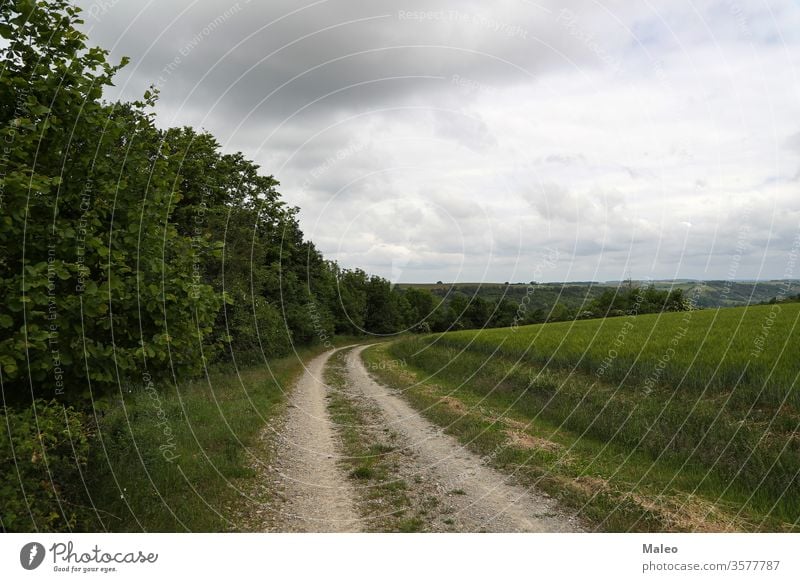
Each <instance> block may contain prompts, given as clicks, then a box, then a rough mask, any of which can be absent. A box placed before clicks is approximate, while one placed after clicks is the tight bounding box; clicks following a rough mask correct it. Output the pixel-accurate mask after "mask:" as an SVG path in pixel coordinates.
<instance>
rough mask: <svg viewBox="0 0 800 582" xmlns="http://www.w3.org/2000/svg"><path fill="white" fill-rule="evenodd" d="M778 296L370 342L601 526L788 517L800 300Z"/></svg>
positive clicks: (465, 428)
mask: <svg viewBox="0 0 800 582" xmlns="http://www.w3.org/2000/svg"><path fill="white" fill-rule="evenodd" d="M779 309H780V310H779V311H778V310H777V309H774V308H773V307H772V306H763V307H751V308H735V309H724V310H719V311H717V310H713V311H711V310H710V311H696V312H691V313H674V314H661V315H647V316H640V317H636V318H633V317H628V318H613V319H605V320H589V321H579V322H567V323H554V324H544V325H536V326H528V327H522V328H518V329H517V330H516V331H514V330H512V329H495V330H486V331H469V332H466V331H464V332H456V333H450V334H444V335H437V336H426V337H416V338H408V339H403V340H400V341H397V342H395V343H393V344H390V345H389V346H379V347H378V348H373V349H370V350H368V351H367V352H366V355H365V357H366V358H367V359H372V360H375V361H376V362H377V361H380V360H381V359H385V358H401V359H404V360H405V361H406V362H407V363H408V364H409V368H408V370H406V371H405V372H404V371H398V370H380V369H377V368H378V366H373V369H375V370H376V371H375V373H376V374H377V375H378V376H380V377H381V378H382V379H383V380H384V381H387V382H389V383H394V384H395V385H401V384H402V385H403V386H408V385H409V384H411V387H410V388H408V389H407V391H406V394H407V396H408V398H409V399H410V400H411V402H412V404H414V405H416V406H417V407H419V408H421V409H422V410H423V411H424V413H425V414H426V415H428V417H429V418H431V419H432V420H434V422H437V423H439V424H441V425H443V426H445V427H447V430H448V431H450V432H451V433H452V434H454V435H456V436H458V437H459V438H460V439H461V440H462V441H464V442H465V443H467V444H469V446H471V447H472V448H474V449H475V450H477V451H479V452H481V453H483V454H484V455H489V460H490V461H491V462H492V463H493V464H495V465H496V466H500V467H503V468H506V469H509V470H512V471H515V472H517V473H518V474H519V475H521V476H522V477H523V478H525V479H528V480H529V481H531V482H537V483H538V484H539V485H540V486H541V487H543V488H544V489H546V490H548V491H549V492H551V493H552V494H554V495H556V496H558V497H561V498H562V500H563V501H565V502H566V503H568V504H569V505H572V506H574V507H576V508H578V509H579V510H580V511H581V513H582V515H584V516H585V517H588V518H589V520H590V521H591V522H593V523H594V524H595V525H596V527H598V528H600V529H608V530H612V531H624V530H628V529H634V530H653V529H655V530H684V529H688V530H692V529H710V530H716V529H742V530H786V529H798V523H797V519H798V516H799V515H800V494H798V488H797V475H798V471H799V470H800V439H798V426H800V413H798V409H797V402H798V398H797V388H796V379H797V377H798V372H800V361H798V359H797V358H796V355H795V353H796V346H797V345H800V341H798V340H800V337H799V336H800V329H798V327H799V326H798V325H797V323H798V317H800V306H799V305H797V304H785V305H782V306H780V308H779ZM767 321H771V323H770V324H768V330H769V331H768V332H766V333H765V332H764V331H763V330H764V329H765V328H764V326H765V325H767V324H766V323H765V322H767ZM758 338H760V339H758ZM762 340H763V341H762ZM610 350H612V351H611V352H610ZM659 361H661V362H663V363H662V364H659ZM403 376H405V377H403ZM414 381H421V382H420V383H419V384H417V385H414ZM456 401H457V402H458V406H454V402H456ZM512 420H513V422H516V423H518V424H513V425H511V427H512V428H513V430H510V425H509V422H511V421H512ZM512 432H513V433H515V438H513V439H512V438H510V436H509V435H510V434H511V433H512ZM520 443H522V444H520Z"/></svg>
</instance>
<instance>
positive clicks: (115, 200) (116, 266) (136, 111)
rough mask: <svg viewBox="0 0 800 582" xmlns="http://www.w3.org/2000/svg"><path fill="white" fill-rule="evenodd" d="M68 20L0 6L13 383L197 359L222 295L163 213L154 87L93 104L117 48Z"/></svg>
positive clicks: (49, 7) (166, 156)
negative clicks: (197, 271) (196, 274)
mask: <svg viewBox="0 0 800 582" xmlns="http://www.w3.org/2000/svg"><path fill="white" fill-rule="evenodd" d="M78 21H79V20H78V10H77V9H76V8H74V7H72V6H70V5H69V4H68V3H67V2H66V1H64V0H53V1H51V2H46V3H45V2H38V3H34V2H31V1H17V2H10V3H8V2H7V3H4V5H3V7H2V9H0V35H2V37H3V39H5V40H6V41H7V43H8V44H7V46H5V47H4V48H2V49H0V71H1V72H0V87H2V90H1V91H0V134H2V136H0V139H2V140H5V142H4V143H5V144H8V148H7V150H6V153H5V155H4V156H3V158H2V172H1V173H0V176H2V177H0V190H1V191H2V201H3V206H4V208H3V211H4V212H3V218H2V220H3V228H2V229H0V263H2V265H3V270H2V274H0V293H2V296H3V297H4V298H7V299H6V306H7V312H6V313H4V314H3V316H2V317H0V329H1V330H2V333H3V335H2V336H0V365H1V366H2V373H3V376H4V382H5V386H6V389H7V390H8V389H11V392H12V393H14V392H16V393H17V394H20V395H21V394H22V393H27V394H30V393H31V391H33V392H34V396H37V397H38V396H43V397H49V396H52V395H62V394H63V395H65V396H66V397H68V398H78V397H80V396H81V395H88V392H89V387H90V386H91V388H92V390H93V391H94V393H95V394H96V393H98V392H103V391H107V390H110V389H111V388H112V387H114V386H116V384H117V382H118V381H119V380H120V379H122V378H124V377H131V378H138V379H139V380H140V379H141V376H142V374H143V372H144V371H147V373H149V374H151V375H152V376H154V377H158V376H165V377H166V376H168V375H169V374H170V371H171V369H172V371H174V372H175V373H177V374H183V373H187V372H189V373H190V372H193V371H196V370H197V369H198V367H199V366H200V365H201V364H202V350H201V349H200V348H201V346H202V343H203V341H204V340H205V338H206V337H208V335H209V334H210V333H211V330H212V324H213V322H214V318H215V317H216V313H217V311H218V309H219V306H220V304H221V300H220V297H219V295H218V294H216V293H215V292H214V291H213V290H212V289H211V288H210V286H208V285H206V284H202V283H201V284H195V282H194V281H193V279H192V272H193V263H192V258H191V257H192V254H191V252H190V250H191V248H192V241H191V240H190V239H189V238H188V237H186V236H184V235H183V234H182V233H181V232H179V230H178V229H177V228H176V227H175V225H174V224H173V223H172V222H170V218H169V217H170V215H171V213H172V212H173V211H174V210H175V206H176V204H177V202H178V201H179V200H180V198H181V193H180V192H179V189H178V188H176V187H175V176H174V173H173V169H174V164H173V160H172V159H171V157H170V152H169V151H166V150H162V149H161V147H160V139H159V138H160V134H159V131H158V130H157V129H156V128H155V126H154V123H153V117H152V115H151V114H150V113H148V107H150V106H151V105H152V104H153V102H154V100H155V95H153V94H151V93H146V94H145V96H144V99H143V101H137V102H134V103H130V104H124V105H122V104H116V105H107V104H104V103H102V102H101V101H100V98H101V94H102V89H103V87H104V86H108V85H111V82H112V78H113V76H114V74H115V73H116V72H117V71H118V69H119V68H120V67H121V66H123V65H124V64H125V61H123V62H122V63H121V64H120V65H118V66H112V65H110V64H109V63H108V62H107V56H108V53H107V51H105V50H102V49H99V48H89V47H87V46H86V36H85V35H84V34H83V33H81V32H80V31H79V30H77V29H76V28H75V26H76V24H77V23H78ZM198 244H199V245H200V247H202V248H203V249H206V248H207V245H206V243H205V242H204V241H200V242H199V243H198ZM28 375H30V381H31V384H30V385H29V384H28ZM89 382H91V384H90V383H89Z"/></svg>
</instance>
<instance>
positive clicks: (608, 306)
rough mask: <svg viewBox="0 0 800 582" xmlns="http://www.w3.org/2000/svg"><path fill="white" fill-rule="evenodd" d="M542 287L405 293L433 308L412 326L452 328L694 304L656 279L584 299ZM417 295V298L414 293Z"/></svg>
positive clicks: (677, 308) (652, 310) (418, 303)
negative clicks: (520, 291)
mask: <svg viewBox="0 0 800 582" xmlns="http://www.w3.org/2000/svg"><path fill="white" fill-rule="evenodd" d="M538 289H539V287H538V286H537V285H536V284H535V283H533V284H531V285H529V286H527V293H526V294H525V295H523V296H522V297H519V298H515V299H513V300H512V299H506V298H503V297H500V298H498V299H496V300H491V299H485V298H484V297H482V296H481V295H477V294H476V295H472V296H468V295H466V294H464V293H463V292H461V291H455V292H453V293H449V294H445V295H444V297H438V296H437V297H436V299H435V300H432V299H429V298H427V297H425V296H426V295H432V294H433V292H431V291H429V290H427V289H419V288H416V287H409V288H407V289H406V291H405V293H404V296H405V298H407V299H408V300H409V301H410V302H412V303H413V304H414V305H416V306H424V307H423V308H422V309H419V310H418V311H417V313H423V312H425V311H426V310H430V309H431V308H433V307H435V309H433V312H432V313H431V314H430V315H429V316H428V317H427V318H425V319H424V320H421V321H419V322H418V323H417V324H416V325H414V326H413V327H412V329H413V330H414V331H435V332H440V331H452V330H457V329H477V328H483V327H510V326H515V325H528V324H534V323H545V322H551V321H569V320H573V319H593V318H597V317H616V316H620V315H639V314H645V313H660V312H664V311H685V310H688V309H692V308H694V307H695V306H693V305H692V304H691V302H690V301H689V299H688V298H687V297H686V296H685V294H684V292H683V290H681V289H672V290H667V289H657V288H655V287H654V286H652V285H649V286H644V287H642V286H638V285H634V284H632V283H630V284H627V285H622V286H620V287H618V288H613V289H609V288H605V289H604V290H603V291H602V292H601V293H600V294H599V296H597V297H595V298H594V299H587V298H585V297H584V299H583V300H582V301H580V302H572V304H568V303H567V302H562V301H557V300H556V301H554V302H552V303H546V302H543V300H542V298H541V297H540V296H537V293H538ZM411 298H413V300H412V299H411Z"/></svg>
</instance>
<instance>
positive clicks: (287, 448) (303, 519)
mask: <svg viewBox="0 0 800 582" xmlns="http://www.w3.org/2000/svg"><path fill="white" fill-rule="evenodd" d="M332 353H333V352H332V351H331V352H326V353H324V354H322V355H320V356H317V357H316V358H314V359H313V360H311V361H310V362H309V363H308V366H307V368H306V371H305V372H304V373H303V376H302V377H301V378H300V380H299V381H298V383H297V386H295V388H294V391H293V392H292V394H291V396H290V398H289V408H288V411H287V415H286V419H285V422H284V426H283V427H282V430H281V432H280V439H279V442H278V443H277V450H276V458H277V461H276V466H275V467H274V473H275V474H277V477H278V490H279V491H280V495H281V497H282V499H283V503H281V505H279V506H276V507H275V511H276V512H277V515H275V516H274V519H275V523H274V524H272V525H271V527H270V528H269V529H274V530H276V531H294V532H357V531H360V530H361V519H360V517H359V515H358V513H357V512H356V510H355V503H354V499H353V488H352V486H351V484H350V483H349V482H348V480H347V477H346V476H345V475H344V474H343V472H342V471H341V469H340V468H339V467H338V466H337V460H338V457H339V450H338V447H337V443H336V439H335V436H334V431H333V426H332V424H331V419H330V417H329V415H328V411H327V409H326V400H325V397H326V392H327V387H326V386H325V383H324V382H323V370H324V368H325V364H326V363H327V361H328V358H329V357H330V356H331V354H332Z"/></svg>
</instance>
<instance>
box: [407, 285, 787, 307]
mask: <svg viewBox="0 0 800 582" xmlns="http://www.w3.org/2000/svg"><path fill="white" fill-rule="evenodd" d="M632 283H633V284H634V285H648V284H650V283H652V284H653V285H655V287H656V288H657V289H661V290H663V289H682V290H683V291H684V293H685V294H686V296H687V297H693V298H694V299H695V301H696V305H697V306H698V307H734V306H742V305H755V304H758V303H763V302H766V301H769V300H770V299H773V298H775V297H789V296H793V295H797V294H798V293H800V280H797V279H794V280H772V281H697V280H690V279H678V280H657V281H632ZM787 283H788V284H789V288H787ZM625 285H628V282H627V281H605V282H595V281H574V282H565V283H536V284H533V285H530V284H528V283H401V284H399V285H398V287H401V288H410V287H416V288H419V289H427V290H429V291H431V292H432V293H434V294H435V295H437V296H439V297H443V298H446V299H449V298H451V297H452V296H453V295H455V294H456V293H462V294H464V295H467V296H469V297H472V296H477V297H482V298H483V299H487V300H491V301H497V300H499V299H508V300H509V301H512V302H514V303H517V304H518V303H519V302H520V301H522V300H523V298H524V297H526V296H527V297H528V298H529V299H528V300H527V301H526V303H527V304H528V305H529V306H530V308H531V309H543V310H545V311H548V310H549V309H550V308H552V307H553V306H554V305H556V304H557V303H562V304H563V305H565V306H566V307H568V308H569V309H571V310H580V309H581V308H582V307H583V306H584V305H585V304H588V303H589V302H591V301H592V300H593V299H595V298H597V297H599V296H600V295H601V294H602V293H603V292H604V291H606V290H608V289H609V288H612V289H613V288H616V287H619V286H625Z"/></svg>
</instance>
